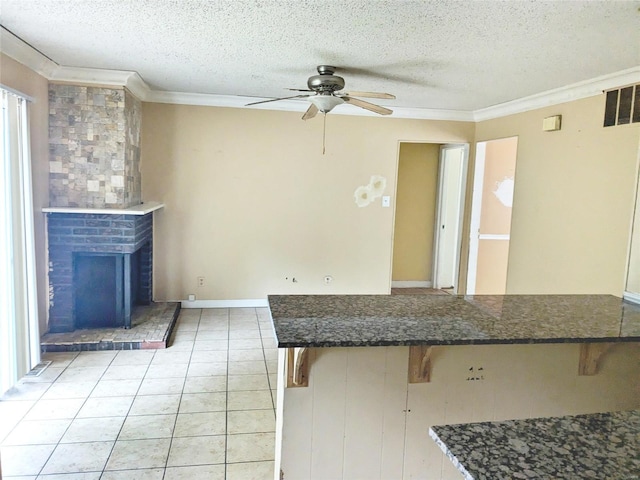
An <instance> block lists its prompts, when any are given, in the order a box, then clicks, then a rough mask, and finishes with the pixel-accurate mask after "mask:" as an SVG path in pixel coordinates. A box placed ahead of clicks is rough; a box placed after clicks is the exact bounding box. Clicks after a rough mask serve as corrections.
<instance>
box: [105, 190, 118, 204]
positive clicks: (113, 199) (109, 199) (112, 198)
mask: <svg viewBox="0 0 640 480" xmlns="http://www.w3.org/2000/svg"><path fill="white" fill-rule="evenodd" d="M104 203H118V196H117V195H116V194H115V193H113V192H107V193H106V195H105V196H104Z"/></svg>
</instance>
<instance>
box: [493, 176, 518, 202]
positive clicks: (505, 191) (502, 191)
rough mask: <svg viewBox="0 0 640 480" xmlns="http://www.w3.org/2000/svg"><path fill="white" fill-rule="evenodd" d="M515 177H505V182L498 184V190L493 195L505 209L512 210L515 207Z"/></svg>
mask: <svg viewBox="0 0 640 480" xmlns="http://www.w3.org/2000/svg"><path fill="white" fill-rule="evenodd" d="M514 183H515V182H514V179H513V177H504V180H502V181H501V182H497V183H496V189H495V190H494V191H493V194H494V195H495V196H496V198H497V199H498V200H499V201H500V203H501V204H503V205H504V206H505V207H508V208H511V207H512V206H513V185H514Z"/></svg>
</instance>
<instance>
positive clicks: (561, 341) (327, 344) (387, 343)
mask: <svg viewBox="0 0 640 480" xmlns="http://www.w3.org/2000/svg"><path fill="white" fill-rule="evenodd" d="M634 342H640V336H637V337H636V336H633V337H598V338H586V337H585V338H522V339H496V338H489V339H468V340H467V339H456V340H407V341H394V340H380V341H331V340H327V341H308V342H303V341H283V342H281V341H279V340H278V338H277V335H276V343H277V348H303V347H312V348H331V347H334V348H338V347H418V346H429V347H452V346H462V345H566V344H583V343H634Z"/></svg>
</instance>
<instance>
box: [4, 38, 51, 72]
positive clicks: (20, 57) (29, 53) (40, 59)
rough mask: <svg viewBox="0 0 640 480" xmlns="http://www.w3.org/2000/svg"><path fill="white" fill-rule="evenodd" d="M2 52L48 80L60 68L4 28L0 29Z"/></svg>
mask: <svg viewBox="0 0 640 480" xmlns="http://www.w3.org/2000/svg"><path fill="white" fill-rule="evenodd" d="M0 51H2V53H4V54H5V55H7V56H9V57H11V58H13V59H14V60H16V61H17V62H20V63H22V64H23V65H25V66H27V67H29V68H30V69H31V70H33V71H34V72H36V73H38V74H40V75H42V76H43V77H45V78H47V79H48V78H49V76H50V75H51V74H52V73H53V72H54V71H55V70H56V68H58V64H57V63H55V62H54V61H53V60H51V59H50V58H48V57H46V56H45V55H43V54H42V53H40V52H39V51H38V50H36V49H35V48H33V47H32V46H31V45H29V44H28V43H26V42H24V41H23V40H22V39H21V38H19V37H16V36H15V35H14V34H13V33H11V32H10V31H9V30H7V29H6V28H4V27H1V28H0Z"/></svg>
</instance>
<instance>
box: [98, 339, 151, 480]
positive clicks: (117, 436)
mask: <svg viewBox="0 0 640 480" xmlns="http://www.w3.org/2000/svg"><path fill="white" fill-rule="evenodd" d="M121 351H122V350H121ZM156 352H157V351H156V350H154V352H153V355H151V360H149V363H148V364H147V368H146V369H145V371H144V374H143V375H142V379H141V380H140V385H138V388H137V389H136V393H135V394H134V395H133V400H132V401H131V405H129V409H128V410H127V413H126V414H125V416H124V420H123V421H122V425H120V430H118V434H117V435H116V438H115V440H114V441H113V446H112V447H111V450H110V451H109V455H108V456H107V460H106V462H104V466H103V467H102V473H100V478H102V477H103V476H104V472H106V471H107V465H108V464H109V460H111V455H113V451H114V450H115V448H116V444H117V443H118V439H119V438H120V435H121V434H122V429H123V428H124V424H125V423H127V418H129V413H131V409H132V408H133V404H134V403H135V401H136V398H137V397H138V393H139V392H140V389H141V388H142V383H143V382H144V377H146V376H147V372H148V371H149V368H150V367H151V363H152V362H153V359H154V358H156ZM118 355H120V352H118V354H117V355H116V356H115V357H114V360H115V358H116V357H117V356H118ZM105 373H106V370H105ZM98 383H100V380H98ZM96 386H97V384H96ZM92 392H93V391H92ZM97 398H100V397H97Z"/></svg>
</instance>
